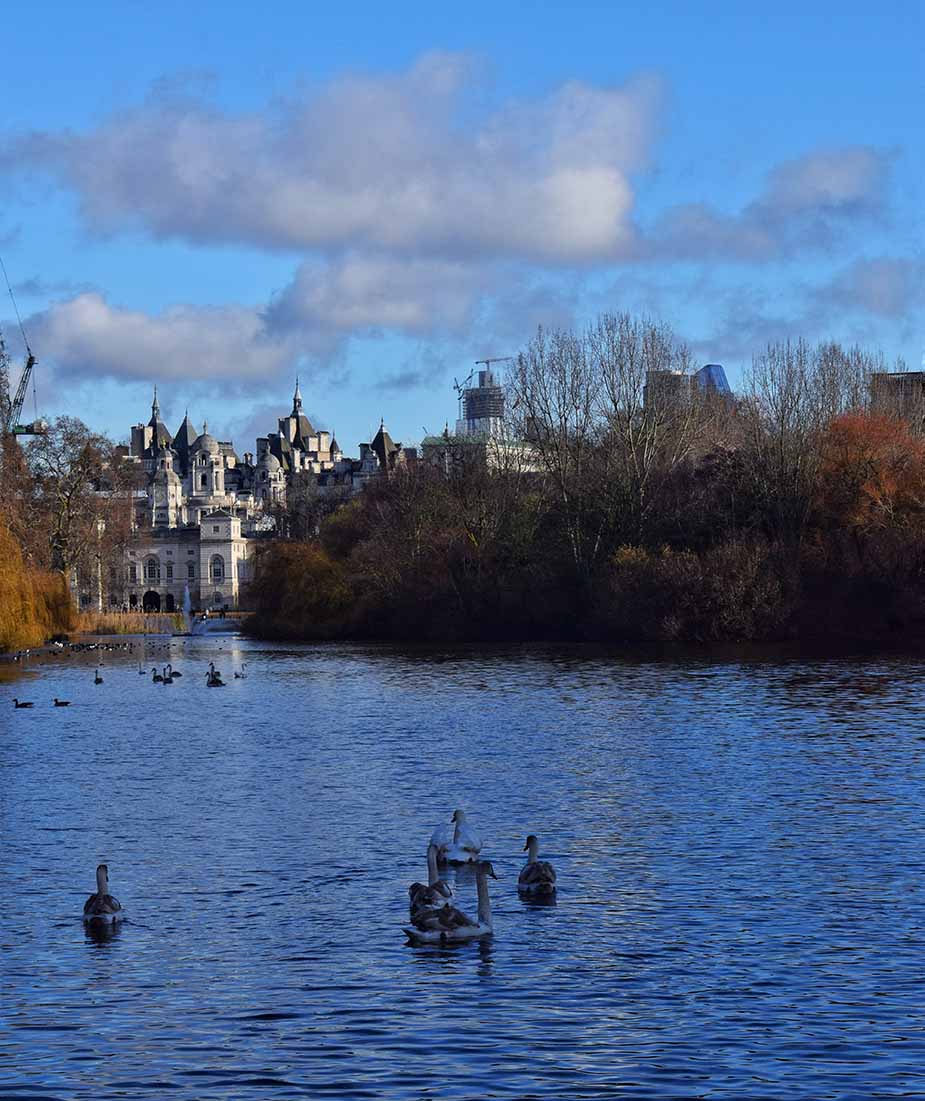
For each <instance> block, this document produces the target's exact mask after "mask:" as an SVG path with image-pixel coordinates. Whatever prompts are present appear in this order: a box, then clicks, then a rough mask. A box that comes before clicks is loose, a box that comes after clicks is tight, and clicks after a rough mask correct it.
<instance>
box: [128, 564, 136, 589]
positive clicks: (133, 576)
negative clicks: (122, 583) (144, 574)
mask: <svg viewBox="0 0 925 1101" xmlns="http://www.w3.org/2000/svg"><path fill="white" fill-rule="evenodd" d="M128 579H129V581H131V582H132V584H134V583H135V582H136V581H137V580H138V567H137V566H136V565H135V563H134V562H133V563H132V564H131V565H130V566H129V568H128Z"/></svg>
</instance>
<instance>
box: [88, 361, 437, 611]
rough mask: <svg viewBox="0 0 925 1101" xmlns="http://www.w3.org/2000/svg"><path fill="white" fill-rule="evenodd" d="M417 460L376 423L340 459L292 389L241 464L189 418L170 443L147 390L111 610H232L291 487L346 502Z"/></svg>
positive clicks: (226, 445)
mask: <svg viewBox="0 0 925 1101" xmlns="http://www.w3.org/2000/svg"><path fill="white" fill-rule="evenodd" d="M415 457H416V453H415V451H414V450H413V449H409V448H403V447H402V445H401V444H400V443H395V441H394V440H393V439H392V438H391V436H390V435H389V433H388V431H387V429H386V427H385V423H384V422H383V423H381V424H380V426H379V431H378V432H377V433H376V435H375V436H374V437H373V439H372V440H371V441H370V442H369V443H363V444H360V457H359V458H358V459H350V458H347V457H346V456H344V454H343V452H342V451H341V449H340V447H339V446H338V443H337V440H336V438H335V437H334V434H333V432H329V431H327V430H326V429H316V428H315V427H314V426H313V425H312V423H311V421H310V420H309V418H308V417H307V416H306V414H305V412H304V411H303V408H302V394H301V391H300V389H299V383H298V380H297V381H296V387H295V393H294V395H293V401H292V411H291V412H290V413H289V415H288V416H286V417H280V418H279V420H278V422H277V430H276V431H275V432H270V433H268V434H267V435H266V436H261V437H259V438H258V439H257V441H256V453H252V452H244V455H243V457H239V456H238V454H237V453H236V451H235V449H234V445H233V443H232V442H231V441H228V440H219V439H216V438H215V437H214V436H212V435H211V434H210V433H209V428H208V424H205V423H204V424H203V426H202V431H201V432H197V431H196V429H195V428H194V426H193V424H192V422H191V421H190V419H189V415H188V413H187V414H185V415H184V417H183V421H182V423H181V424H180V426H179V428H178V429H177V432H176V434H175V435H172V434H171V432H170V430H169V429H168V428H167V426H166V425H165V424H164V422H163V420H162V419H161V411H160V403H159V402H158V397H157V389H156V388H155V390H154V399H153V401H152V404H151V417H150V420H149V421H148V422H147V424H140V423H139V424H136V425H133V426H132V429H131V443H130V445H129V448H128V455H127V458H128V460H129V461H130V462H134V463H136V464H137V465H138V466H139V467H140V469H141V471H142V472H143V473H144V476H145V477H144V479H143V481H144V486H143V488H141V489H139V490H137V491H136V492H135V493H134V495H133V499H132V538H131V540H130V543H129V545H128V546H127V547H126V550H125V554H124V569H123V571H122V576H121V578H120V577H113V578H111V579H110V586H109V588H110V593H109V602H110V604H112V605H115V606H125V607H126V608H128V609H133V610H134V609H139V610H142V609H143V610H145V611H167V612H172V611H176V610H179V609H180V608H182V607H184V605H186V604H189V605H191V606H192V607H194V608H229V609H234V608H237V607H238V606H239V604H240V602H241V598H242V595H243V594H244V593H245V592H246V588H247V584H248V582H249V581H250V579H251V576H252V568H253V557H254V553H255V549H256V547H257V545H258V542H259V541H260V540H262V539H266V538H267V537H269V536H272V533H273V531H274V528H275V520H274V514H275V513H276V512H277V511H278V510H279V509H282V508H284V507H285V505H286V499H287V494H288V492H289V491H290V488H291V487H292V486H293V484H294V483H295V482H296V481H299V483H300V484H301V485H304V483H305V482H306V481H307V482H310V483H312V484H314V485H315V487H316V488H317V491H318V492H319V493H322V494H324V493H333V492H337V493H338V494H340V495H342V496H349V495H351V494H354V493H357V492H359V491H360V490H361V489H362V488H363V486H364V485H366V484H367V483H368V482H369V481H370V480H371V479H373V478H376V477H380V476H381V475H383V474H386V475H389V474H391V473H392V472H394V471H395V470H397V469H400V468H401V467H402V466H404V465H406V464H407V463H408V462H411V461H414V458H415ZM82 599H83V598H82Z"/></svg>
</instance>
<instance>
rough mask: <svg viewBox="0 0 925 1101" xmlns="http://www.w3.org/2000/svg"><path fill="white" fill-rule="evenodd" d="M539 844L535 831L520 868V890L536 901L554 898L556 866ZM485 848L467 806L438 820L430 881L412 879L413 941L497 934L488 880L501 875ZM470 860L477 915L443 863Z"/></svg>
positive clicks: (407, 928) (443, 941) (409, 931)
mask: <svg viewBox="0 0 925 1101" xmlns="http://www.w3.org/2000/svg"><path fill="white" fill-rule="evenodd" d="M539 849H540V843H539V841H538V840H537V837H536V835H535V834H532V833H531V834H530V835H529V836H528V837H527V840H526V844H525V845H524V852H526V853H527V862H526V864H524V866H523V868H521V870H520V876H519V877H518V880H517V891H518V893H519V894H520V896H521V897H522V898H526V899H529V900H531V901H535V902H553V901H554V900H555V897H556V872H555V869H554V868H553V866H552V865H551V864H550V863H549V862H548V861H546V860H540V859H539ZM481 853H482V842H481V840H480V839H479V838H478V837H477V836H476V835H475V834H474V833H473V832H472V830H471V828H470V827H469V825H468V824H467V822H466V815H465V812H464V811H462V810H455V811H453V817H452V818H451V819H450V821H449V822H448V823H444V822H441V823H440V825H438V826H437V828H436V829H435V830H434V832H433V835H432V836H431V839H430V843H429V844H428V846H427V883H412V884H411V886H410V887H409V888H408V917H409V923H408V924H407V925H406V926H404V931H405V934H406V936H407V937H408V940H409V941H410V943H412V944H441V945H442V944H453V943H459V942H462V941H468V940H479V939H481V938H482V937H487V936H491V934H492V933H493V932H494V925H493V923H492V917H491V899H490V897H489V894H488V880H489V879H497V878H498V876H497V875H496V873H495V869H494V866H493V864H492V863H491V861H490V860H483V859H482V856H481ZM464 865H471V866H472V867H473V868H474V870H475V884H476V893H477V900H478V901H477V905H478V909H477V911H476V916H475V918H474V919H473V918H472V917H470V916H469V914H467V913H465V911H463V910H461V909H460V908H459V907H458V906H457V904H456V898H455V896H454V894H453V889H452V887H450V885H449V883H448V882H447V880H446V879H445V878H444V877H443V876H442V875H441V874H440V872H441V866H442V867H443V868H446V867H447V866H455V867H461V866H464Z"/></svg>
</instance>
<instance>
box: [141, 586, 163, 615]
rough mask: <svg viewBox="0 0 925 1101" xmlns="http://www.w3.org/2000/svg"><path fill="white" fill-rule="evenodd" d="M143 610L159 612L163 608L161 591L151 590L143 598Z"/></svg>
mask: <svg viewBox="0 0 925 1101" xmlns="http://www.w3.org/2000/svg"><path fill="white" fill-rule="evenodd" d="M141 607H142V611H145V612H159V611H160V610H161V597H160V593H156V592H154V591H153V589H152V590H149V591H148V592H146V593H145V595H144V596H143V597H142V598H141Z"/></svg>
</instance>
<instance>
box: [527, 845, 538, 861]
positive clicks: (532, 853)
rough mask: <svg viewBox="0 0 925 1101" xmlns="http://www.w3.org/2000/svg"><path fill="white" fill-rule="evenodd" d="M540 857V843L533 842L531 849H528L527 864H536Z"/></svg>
mask: <svg viewBox="0 0 925 1101" xmlns="http://www.w3.org/2000/svg"><path fill="white" fill-rule="evenodd" d="M539 855H540V843H539V841H531V842H530V848H529V849H527V863H528V864H535V863H536V862H537V859H538V858H539Z"/></svg>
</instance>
